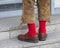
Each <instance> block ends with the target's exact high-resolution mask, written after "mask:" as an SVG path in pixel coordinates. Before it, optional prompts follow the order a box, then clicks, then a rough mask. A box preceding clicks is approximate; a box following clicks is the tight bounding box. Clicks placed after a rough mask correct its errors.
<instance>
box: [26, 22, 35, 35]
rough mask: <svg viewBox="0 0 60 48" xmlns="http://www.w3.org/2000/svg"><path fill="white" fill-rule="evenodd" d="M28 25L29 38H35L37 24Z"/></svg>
mask: <svg viewBox="0 0 60 48" xmlns="http://www.w3.org/2000/svg"><path fill="white" fill-rule="evenodd" d="M27 25H28V29H29V31H28V35H29V36H35V35H36V26H35V23H32V24H27Z"/></svg>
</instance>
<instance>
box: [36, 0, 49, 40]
mask: <svg viewBox="0 0 60 48" xmlns="http://www.w3.org/2000/svg"><path fill="white" fill-rule="evenodd" d="M37 5H38V19H39V40H41V41H44V40H46V37H47V35H46V34H47V33H46V21H50V0H38V1H37Z"/></svg>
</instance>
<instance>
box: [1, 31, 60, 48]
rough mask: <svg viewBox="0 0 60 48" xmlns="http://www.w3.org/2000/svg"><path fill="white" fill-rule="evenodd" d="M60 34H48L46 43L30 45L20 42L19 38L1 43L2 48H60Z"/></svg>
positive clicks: (40, 42)
mask: <svg viewBox="0 0 60 48" xmlns="http://www.w3.org/2000/svg"><path fill="white" fill-rule="evenodd" d="M59 45H60V32H53V33H48V37H47V40H46V41H39V43H29V42H24V41H20V40H18V39H17V38H14V39H9V40H3V41H0V47H1V48H18V47H20V48H44V47H45V48H46V47H48V48H53V47H55V46H56V48H58V47H60V46H59Z"/></svg>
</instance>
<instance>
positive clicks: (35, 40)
mask: <svg viewBox="0 0 60 48" xmlns="http://www.w3.org/2000/svg"><path fill="white" fill-rule="evenodd" d="M18 39H19V40H21V41H26V42H31V43H38V35H35V36H29V35H28V34H25V35H19V36H18Z"/></svg>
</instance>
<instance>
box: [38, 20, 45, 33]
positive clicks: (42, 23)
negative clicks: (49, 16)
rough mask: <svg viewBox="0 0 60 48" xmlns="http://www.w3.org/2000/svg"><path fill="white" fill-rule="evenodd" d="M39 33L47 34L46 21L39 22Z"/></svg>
mask: <svg viewBox="0 0 60 48" xmlns="http://www.w3.org/2000/svg"><path fill="white" fill-rule="evenodd" d="M39 33H40V34H42V33H44V34H46V21H39Z"/></svg>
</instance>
